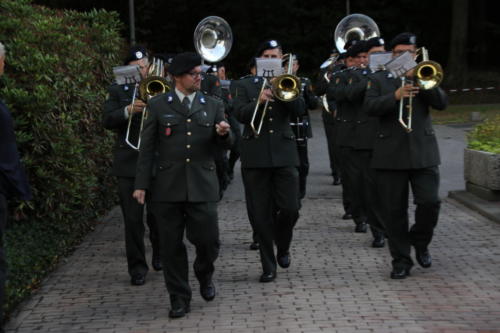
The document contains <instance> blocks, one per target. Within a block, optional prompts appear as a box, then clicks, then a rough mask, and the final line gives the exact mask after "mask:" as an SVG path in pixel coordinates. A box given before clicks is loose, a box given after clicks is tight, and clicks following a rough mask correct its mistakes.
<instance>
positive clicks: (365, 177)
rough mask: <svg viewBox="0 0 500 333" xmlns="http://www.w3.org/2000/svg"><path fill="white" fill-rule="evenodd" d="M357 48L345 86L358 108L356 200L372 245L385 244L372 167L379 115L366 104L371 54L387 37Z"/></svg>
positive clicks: (354, 161)
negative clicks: (357, 60)
mask: <svg viewBox="0 0 500 333" xmlns="http://www.w3.org/2000/svg"><path fill="white" fill-rule="evenodd" d="M361 45H362V46H363V47H362V48H359V49H357V48H356V47H353V48H355V50H356V52H357V54H356V55H355V56H356V57H358V58H360V64H361V66H359V67H357V68H356V69H355V70H353V71H351V72H350V76H349V80H348V85H347V88H346V98H347V100H348V101H349V102H350V105H351V106H352V108H351V109H350V110H351V111H352V112H355V113H356V114H355V125H354V136H353V148H354V150H353V151H352V162H353V164H354V165H355V169H354V171H355V172H356V174H355V176H354V177H353V193H354V198H355V200H356V202H357V204H358V205H359V206H360V207H361V209H362V212H363V213H364V215H365V216H366V219H367V223H368V224H369V225H370V229H371V232H372V235H373V242H372V247H376V248H379V247H383V246H384V244H385V240H384V234H383V226H382V222H381V215H380V214H379V212H378V208H379V207H378V203H377V197H378V196H377V193H376V187H375V175H374V173H375V171H374V170H373V169H371V168H370V161H371V156H372V150H373V142H374V140H375V132H376V130H377V127H378V119H377V118H375V117H370V116H369V115H368V114H367V113H366V109H365V108H364V107H363V101H364V98H365V92H366V85H367V81H368V75H369V74H371V71H370V69H369V68H367V66H368V54H369V53H373V52H379V51H384V46H383V45H384V40H383V39H382V38H379V37H374V38H372V39H369V40H367V41H366V42H365V43H363V44H361Z"/></svg>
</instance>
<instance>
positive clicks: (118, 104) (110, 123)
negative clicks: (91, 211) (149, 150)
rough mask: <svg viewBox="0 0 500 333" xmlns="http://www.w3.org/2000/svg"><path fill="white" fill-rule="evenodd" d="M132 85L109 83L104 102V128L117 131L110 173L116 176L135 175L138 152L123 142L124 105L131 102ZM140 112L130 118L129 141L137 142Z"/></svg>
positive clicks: (125, 121) (124, 126)
mask: <svg viewBox="0 0 500 333" xmlns="http://www.w3.org/2000/svg"><path fill="white" fill-rule="evenodd" d="M133 93H134V85H133V84H129V85H117V84H114V85H111V86H110V87H109V88H108V98H107V99H106V102H105V103H104V114H103V125H104V127H105V128H106V129H110V130H114V131H115V132H116V133H117V137H116V141H115V145H114V147H113V168H112V169H111V174H112V175H113V176H117V177H135V169H136V163H137V157H138V156H139V152H138V151H136V150H135V149H133V148H132V147H130V146H129V145H128V144H127V143H126V142H125V135H126V133H127V125H128V119H127V118H125V107H126V106H127V105H129V104H130V103H131V102H132V98H133ZM140 121H141V114H136V115H134V116H133V118H132V126H131V134H132V136H131V142H132V143H134V144H135V143H136V142H137V135H138V133H139V130H138V128H139V123H140Z"/></svg>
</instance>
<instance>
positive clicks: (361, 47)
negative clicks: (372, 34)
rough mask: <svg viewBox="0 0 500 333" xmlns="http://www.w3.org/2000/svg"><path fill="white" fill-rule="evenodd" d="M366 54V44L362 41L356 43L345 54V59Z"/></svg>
mask: <svg viewBox="0 0 500 333" xmlns="http://www.w3.org/2000/svg"><path fill="white" fill-rule="evenodd" d="M363 52H368V50H367V43H366V42H365V41H363V40H360V41H357V42H356V43H355V44H354V45H352V46H351V47H350V48H349V49H348V50H347V52H346V57H355V56H357V55H358V54H360V53H363Z"/></svg>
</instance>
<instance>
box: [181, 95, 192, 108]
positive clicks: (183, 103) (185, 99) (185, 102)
mask: <svg viewBox="0 0 500 333" xmlns="http://www.w3.org/2000/svg"><path fill="white" fill-rule="evenodd" d="M190 104H191V103H189V98H188V97H187V96H186V97H184V99H183V100H182V105H184V106H185V107H186V108H187V109H188V110H191V105H190Z"/></svg>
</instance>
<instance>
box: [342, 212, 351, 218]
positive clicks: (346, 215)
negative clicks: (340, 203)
mask: <svg viewBox="0 0 500 333" xmlns="http://www.w3.org/2000/svg"><path fill="white" fill-rule="evenodd" d="M342 220H352V214H350V213H345V214H344V216H342Z"/></svg>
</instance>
